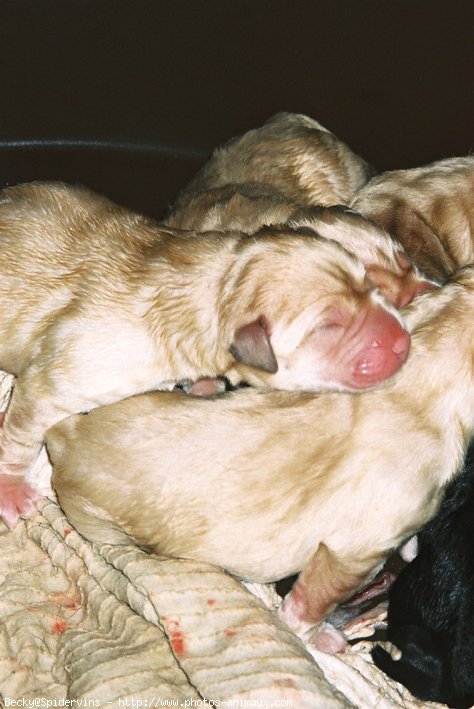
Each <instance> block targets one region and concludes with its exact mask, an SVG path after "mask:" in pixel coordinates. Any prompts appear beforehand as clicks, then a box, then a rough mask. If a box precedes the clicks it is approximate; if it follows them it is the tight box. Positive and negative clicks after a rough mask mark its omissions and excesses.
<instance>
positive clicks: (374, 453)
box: [47, 269, 474, 651]
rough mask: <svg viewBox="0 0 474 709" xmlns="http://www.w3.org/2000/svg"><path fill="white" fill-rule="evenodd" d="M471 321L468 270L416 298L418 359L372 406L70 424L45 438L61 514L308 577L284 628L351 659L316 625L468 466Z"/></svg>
mask: <svg viewBox="0 0 474 709" xmlns="http://www.w3.org/2000/svg"><path fill="white" fill-rule="evenodd" d="M473 308H474V271H473V270H472V269H465V270H464V271H462V272H461V273H459V274H457V276H456V278H455V279H453V281H452V282H451V283H449V284H447V285H446V286H445V287H444V288H442V289H438V290H434V291H431V292H428V293H425V294H424V295H422V296H420V297H419V298H417V299H416V300H414V301H413V303H412V304H411V305H410V306H408V308H406V309H405V311H404V315H405V317H406V320H407V324H408V326H409V328H410V331H411V332H412V333H413V335H412V343H413V344H412V350H411V354H410V357H409V358H408V360H407V362H406V364H405V365H404V367H403V368H402V369H401V370H400V372H399V373H398V374H397V376H396V377H395V378H394V379H393V380H392V381H391V382H389V383H388V384H387V385H385V386H384V387H382V388H380V389H377V390H373V391H370V392H365V393H364V395H363V396H359V395H353V394H344V393H335V394H320V395H316V396H314V395H308V394H303V393H300V394H298V393H283V392H268V393H263V392H258V391H255V390H241V391H237V392H234V393H230V394H226V395H224V396H222V397H220V398H214V399H212V400H202V399H200V400H197V399H195V398H192V397H185V396H184V395H183V396H179V395H177V394H176V393H170V394H148V395H142V396H140V397H135V398H131V399H128V400H126V401H122V402H120V403H117V404H114V405H112V406H109V407H104V408H100V409H95V410H94V411H92V412H91V413H90V414H89V415H88V416H74V417H71V418H69V419H67V420H65V421H63V422H62V423H61V424H59V425H57V426H55V427H54V428H53V429H51V430H50V431H49V433H48V436H47V446H48V451H49V454H50V457H51V460H52V463H53V466H54V474H53V485H54V486H55V489H56V491H57V493H58V497H59V500H60V503H61V505H62V507H63V509H64V510H65V512H66V514H67V515H68V516H69V519H70V521H71V522H72V524H74V526H76V527H77V529H78V530H79V531H80V532H81V533H82V534H84V536H86V537H88V538H89V539H92V540H95V541H99V542H110V543H123V542H127V541H130V540H135V541H137V542H138V543H139V544H141V545H144V546H145V547H147V548H148V549H151V550H153V551H155V552H157V553H159V554H168V555H171V556H177V557H185V558H191V559H196V560H201V561H206V562H208V563H213V564H216V565H218V566H221V567H223V568H225V569H227V570H228V571H229V572H231V573H234V574H235V575H237V576H239V577H241V578H244V579H248V580H252V581H260V582H270V581H275V580H278V579H281V578H284V577H287V576H291V575H292V574H295V573H298V572H299V576H298V579H297V581H296V583H295V584H294V586H293V588H292V590H291V592H290V593H289V595H288V596H287V597H286V598H285V600H284V602H283V604H282V606H281V609H280V614H281V617H282V618H283V619H284V620H285V621H286V622H287V623H288V624H289V626H290V627H292V628H293V629H294V630H295V632H297V633H298V635H300V636H301V637H302V638H303V640H304V641H305V642H306V644H307V646H308V647H309V648H311V647H317V648H319V649H325V650H328V651H334V650H340V649H343V647H344V639H343V638H342V637H341V636H340V635H338V633H337V632H335V631H334V630H333V629H332V630H331V628H328V627H327V626H323V625H321V624H322V623H323V621H324V620H325V619H326V618H327V616H328V615H329V614H330V613H331V611H332V610H333V609H334V608H335V607H336V606H337V605H338V604H340V603H341V602H343V601H344V600H346V599H347V598H349V597H350V596H352V594H353V593H354V592H355V591H356V590H357V589H360V588H362V587H363V586H364V585H365V584H366V583H367V582H368V581H369V580H370V579H371V578H373V577H374V576H375V575H376V574H377V572H378V571H379V570H380V568H381V566H382V565H383V563H384V561H385V560H386V559H387V558H388V556H390V554H391V553H392V551H393V550H394V549H397V548H398V547H399V546H400V545H401V544H402V543H403V542H404V541H405V540H406V539H407V538H409V537H411V536H412V535H413V533H414V532H416V531H417V530H418V529H419V528H420V527H421V526H422V525H423V524H425V523H426V522H427V521H428V520H429V519H430V518H431V517H433V516H434V514H435V513H436V511H437V508H438V505H439V502H440V500H441V497H442V494H443V490H444V487H445V485H446V484H447V483H448V482H449V481H450V480H451V479H452V478H453V477H454V476H455V475H456V473H457V471H458V470H459V468H460V465H461V463H462V460H463V458H464V454H465V451H466V449H467V445H468V441H469V439H470V437H471V436H472V432H473V429H474V395H473V385H474V380H473V371H472V352H473V350H474V319H473V317H472V313H473ZM460 333H462V337H460ZM453 373H455V375H454V374H453Z"/></svg>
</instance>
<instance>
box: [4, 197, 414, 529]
mask: <svg viewBox="0 0 474 709" xmlns="http://www.w3.org/2000/svg"><path fill="white" fill-rule="evenodd" d="M408 349H409V336H408V334H407V332H406V331H405V329H404V328H403V326H402V324H401V321H400V317H399V315H398V312H397V311H396V310H395V309H394V308H392V307H391V306H390V305H388V304H387V302H386V300H385V299H384V298H383V297H382V296H381V295H380V293H379V291H377V290H376V289H375V288H374V287H373V284H372V283H371V281H369V279H368V278H367V274H366V271H365V268H364V266H363V264H362V263H361V262H360V261H358V260H357V259H355V258H354V257H353V256H352V255H351V254H349V253H348V252H347V251H346V250H344V249H343V248H341V247H340V246H339V245H338V244H337V243H335V242H334V241H328V240H326V239H323V238H321V237H318V236H316V235H315V234H314V233H313V234H311V235H303V234H296V233H295V232H293V231H291V230H286V231H277V230H274V231H266V232H265V233H262V234H260V235H258V236H253V237H248V236H247V235H245V234H238V233H233V234H231V235H223V234H217V233H206V234H198V235H191V234H190V233H188V232H179V231H176V230H172V229H170V228H165V227H160V226H158V225H157V224H155V223H153V222H152V221H150V220H147V219H145V218H144V217H142V216H140V215H137V214H134V213H132V212H129V211H128V210H125V209H122V208H120V207H117V206H116V205H114V204H112V203H111V202H109V201H108V200H107V199H105V198H103V197H101V196H99V195H95V194H93V193H92V192H90V191H88V190H85V189H81V188H74V187H71V186H69V187H68V186H66V185H61V184H40V183H37V184H29V185H23V186H19V187H13V188H9V189H6V190H5V191H4V192H3V193H2V194H1V196H0V368H2V369H4V370H6V371H7V372H10V373H11V374H14V375H15V376H16V377H17V379H16V382H15V387H14V393H13V397H12V399H11V402H10V405H9V407H8V410H7V413H6V417H5V420H4V425H3V429H2V431H1V437H0V500H1V505H2V516H3V519H4V521H5V522H6V523H7V524H8V525H10V526H12V525H13V524H14V523H15V522H16V519H17V517H18V515H19V514H28V513H29V512H31V511H32V504H31V500H32V498H33V497H34V492H33V491H32V489H31V488H30V487H29V486H28V485H27V484H26V483H25V481H24V478H23V474H24V473H25V472H26V471H27V470H28V468H29V466H31V464H32V463H33V462H34V460H35V458H36V456H37V454H38V452H39V449H40V447H41V445H42V441H43V438H44V433H45V431H46V430H47V429H48V428H49V427H50V426H51V425H53V424H54V423H55V422H57V421H59V420H60V419H62V418H64V417H65V416H68V415H69V414H72V413H75V412H79V411H88V410H90V409H91V408H93V407H95V406H99V405H101V404H107V403H111V402H113V401H117V400H119V399H122V398H124V397H126V396H130V395H132V394H135V393H138V392H142V391H146V390H149V389H152V388H172V387H173V385H174V384H175V383H176V382H178V381H180V380H191V381H195V380H196V379H199V378H201V377H216V376H219V375H222V376H224V377H228V379H229V380H230V381H231V383H233V384H236V383H238V382H239V381H241V380H243V381H246V382H248V383H249V384H252V385H255V386H260V387H264V388H267V389H272V388H277V389H290V390H292V389H306V390H310V391H314V390H320V389H327V388H330V389H336V390H339V389H348V390H359V389H364V388H367V387H372V386H375V385H376V384H379V383H380V382H381V381H383V380H385V379H386V378H387V377H390V376H391V375H392V374H394V372H395V371H396V370H397V369H398V368H399V367H400V366H401V365H402V364H403V362H404V361H405V359H406V357H407V354H408Z"/></svg>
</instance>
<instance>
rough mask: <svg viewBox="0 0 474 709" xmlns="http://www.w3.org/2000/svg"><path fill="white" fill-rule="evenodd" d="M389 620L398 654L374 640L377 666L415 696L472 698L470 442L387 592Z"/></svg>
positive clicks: (458, 701) (463, 706) (461, 705)
mask: <svg viewBox="0 0 474 709" xmlns="http://www.w3.org/2000/svg"><path fill="white" fill-rule="evenodd" d="M387 621H388V631H387V637H388V639H389V640H390V641H391V642H392V643H393V644H394V645H396V646H397V647H398V648H399V649H400V650H401V651H402V656H401V658H400V659H399V660H393V659H392V658H391V656H390V655H389V653H388V652H386V650H384V649H383V648H382V647H381V646H377V647H375V648H374V649H373V651H372V657H373V660H374V662H375V664H376V665H377V667H379V668H380V669H381V670H383V671H384V672H385V673H386V674H387V675H389V676H390V677H392V678H393V679H395V680H396V681H397V682H401V683H402V684H403V685H405V687H407V688H408V689H409V690H410V692H411V693H412V694H413V695H414V696H415V697H418V698H419V699H422V700H425V701H436V702H441V703H445V704H448V706H450V707H455V708H456V709H467V708H468V707H471V706H472V705H473V704H474V443H471V446H470V448H469V450H468V453H467V456H466V460H465V463H464V469H463V471H462V473H461V475H460V476H459V477H458V478H457V480H456V481H454V482H453V483H451V485H450V486H449V488H448V489H447V491H446V496H445V498H444V501H443V503H442V504H441V507H440V509H439V512H438V514H437V515H436V517H435V518H434V519H433V520H431V522H429V523H428V524H427V525H426V526H425V527H424V528H423V529H422V531H421V532H420V533H419V535H418V556H417V557H416V558H415V559H414V560H413V561H412V562H411V563H410V564H408V566H406V567H405V568H404V569H403V570H402V571H401V573H400V575H399V576H398V578H397V580H396V581H395V583H394V585H393V587H392V589H391V591H390V593H389V607H388V616H387Z"/></svg>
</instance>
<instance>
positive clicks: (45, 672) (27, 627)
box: [0, 373, 439, 709]
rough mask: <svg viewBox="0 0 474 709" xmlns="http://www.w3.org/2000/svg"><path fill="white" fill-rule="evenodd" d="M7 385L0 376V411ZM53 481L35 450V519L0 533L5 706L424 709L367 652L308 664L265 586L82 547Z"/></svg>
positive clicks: (135, 554) (311, 659)
mask: <svg viewBox="0 0 474 709" xmlns="http://www.w3.org/2000/svg"><path fill="white" fill-rule="evenodd" d="M11 386H12V378H11V377H10V376H9V375H6V374H4V373H0V408H5V406H6V403H7V401H8V397H9V394H10V390H11ZM50 475H51V469H50V466H49V462H48V459H47V456H46V453H45V451H44V450H43V452H42V454H41V456H40V458H39V459H38V461H37V464H36V465H35V467H34V468H33V470H32V472H31V479H32V482H34V483H35V484H36V485H37V486H38V487H39V488H40V489H41V490H42V492H43V493H44V494H45V498H44V499H43V500H41V501H40V503H39V504H38V513H37V514H36V515H35V516H34V517H33V518H31V519H28V520H22V521H21V522H20V523H19V525H18V526H17V527H16V528H15V529H14V530H13V531H10V530H8V529H7V528H6V527H4V526H1V527H0V698H1V704H2V706H5V707H8V706H29V707H34V706H39V707H41V706H44V707H57V706H75V707H79V706H83V707H84V706H85V707H92V706H93V707H99V706H100V707H102V706H104V707H167V706H168V707H169V706H177V707H209V706H222V707H293V709H305V708H308V709H310V708H311V707H321V708H323V709H332V708H334V709H336V708H339V707H361V708H362V709H368V708H369V707H370V708H372V707H380V708H381V709H383V708H385V707H386V708H387V709H389V708H393V707H405V708H407V709H409V708H412V707H413V708H414V707H419V706H429V705H427V704H426V703H424V704H421V703H418V702H416V701H414V700H413V699H412V698H411V697H410V695H409V693H408V692H407V691H406V690H405V689H404V688H403V687H401V686H400V685H397V684H396V683H394V682H391V681H389V680H387V678H386V677H385V676H384V675H383V674H382V673H381V672H379V671H378V670H377V669H376V668H375V667H374V666H373V664H372V663H371V660H370V654H369V653H370V647H371V643H370V641H369V640H367V639H365V640H364V639H362V641H361V642H359V643H357V644H355V645H353V646H352V647H351V649H350V650H349V651H348V652H346V653H345V654H343V655H335V656H329V655H324V654H322V653H318V652H316V651H312V652H309V651H308V650H307V649H306V648H305V647H304V645H303V644H302V643H301V641H300V640H299V639H298V638H297V637H296V636H295V635H294V634H293V633H292V632H291V631H290V630H289V629H288V628H287V627H286V626H285V625H284V624H283V623H282V622H281V621H280V620H279V619H278V617H277V615H276V613H275V610H276V608H277V606H278V603H279V600H280V599H279V598H278V596H277V594H276V593H275V591H274V589H273V587H272V586H262V585H257V584H255V585H243V584H242V583H240V582H239V580H237V579H235V578H233V577H231V576H230V575H228V574H226V573H225V572H223V571H222V570H220V569H217V568H215V567H211V566H207V565H205V564H201V563H194V562H191V561H185V560H180V559H170V558H159V557H156V556H152V555H149V554H146V553H145V552H143V551H141V550H140V549H138V548H136V547H134V546H126V547H125V546H123V547H119V546H110V545H103V546H94V545H92V544H90V543H89V542H87V541H86V540H84V539H83V538H82V537H81V536H80V535H79V534H77V533H76V532H75V531H74V530H73V529H72V527H71V526H70V524H69V523H68V521H67V519H66V518H65V516H64V515H63V513H62V512H61V510H60V508H59V507H58V505H57V503H56V501H55V498H54V493H53V492H52V490H51V487H50ZM256 523H258V520H256ZM0 524H1V523H0ZM431 706H439V705H434V704H433V705H431Z"/></svg>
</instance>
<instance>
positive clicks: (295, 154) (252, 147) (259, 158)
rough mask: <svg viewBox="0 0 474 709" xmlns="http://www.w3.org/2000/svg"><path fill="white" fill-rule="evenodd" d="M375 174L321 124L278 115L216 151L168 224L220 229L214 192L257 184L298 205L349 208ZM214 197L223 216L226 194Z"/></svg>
mask: <svg viewBox="0 0 474 709" xmlns="http://www.w3.org/2000/svg"><path fill="white" fill-rule="evenodd" d="M373 174H375V172H374V170H373V168H371V167H370V166H369V165H368V164H367V163H366V161H365V160H363V159H362V158H361V157H359V156H358V155H356V154H355V153H354V152H353V151H352V150H351V149H350V148H349V147H348V146H347V145H346V144H345V143H343V142H342V141H341V140H339V139H338V138H337V137H336V136H335V135H333V133H330V132H329V131H328V130H327V129H326V128H324V127H323V126H322V125H321V124H320V123H318V122H317V121H315V120H313V119H312V118H309V117H308V116H305V115H303V114H298V113H278V114H277V115H276V116H273V118H270V120H268V121H267V122H266V123H265V124H264V125H263V126H261V127H260V128H255V129H254V130H250V131H248V132H247V133H245V134H244V135H243V136H240V137H238V138H233V139H232V140H230V141H229V142H228V143H226V144H225V145H224V146H222V147H220V148H217V149H216V150H215V151H214V153H213V154H212V156H211V158H210V160H209V161H208V162H207V163H206V164H205V165H204V167H203V168H202V169H201V170H200V171H199V172H198V174H197V175H196V176H195V177H194V179H193V180H191V182H190V183H189V184H188V185H187V186H186V187H185V188H184V189H183V190H182V191H181V193H180V194H179V196H178V198H177V200H176V203H175V205H174V208H173V212H172V214H171V216H170V217H169V218H168V220H167V223H168V224H169V225H170V226H175V227H179V228H184V229H197V230H201V229H209V228H216V224H215V221H214V225H213V226H210V225H211V224H212V221H210V220H212V219H213V218H214V219H215V218H216V214H214V215H212V213H211V214H210V209H209V208H210V206H211V201H210V200H211V199H212V191H213V190H218V189H219V188H225V189H229V186H234V189H236V190H237V191H238V190H239V189H240V188H239V185H242V184H244V185H245V184H257V185H259V186H260V189H263V190H266V191H271V192H273V194H274V197H275V200H279V201H282V200H288V201H290V202H295V203H297V204H299V205H305V206H311V205H333V204H348V203H349V202H350V200H351V199H352V198H353V197H354V195H355V194H356V192H357V191H358V190H360V189H361V187H363V185H365V184H366V183H367V181H368V180H369V179H370V177H371V176H372V175H373ZM214 197H215V207H216V211H217V213H219V212H221V213H222V202H221V203H219V200H220V199H221V198H222V194H221V195H219V194H216V193H214ZM227 199H229V196H227ZM221 218H222V217H221ZM226 218H227V215H226ZM261 223H262V222H261ZM273 223H274V222H273ZM217 228H218V227H217ZM253 230H254V231H256V229H253Z"/></svg>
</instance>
